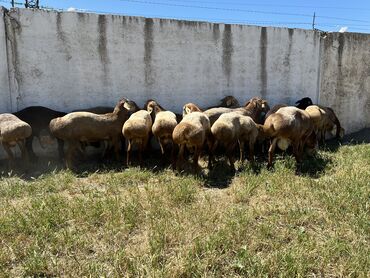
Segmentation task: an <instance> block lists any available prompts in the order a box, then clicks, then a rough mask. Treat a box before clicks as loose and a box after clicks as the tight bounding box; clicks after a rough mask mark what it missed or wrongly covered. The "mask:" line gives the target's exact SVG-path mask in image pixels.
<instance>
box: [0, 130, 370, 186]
mask: <svg viewBox="0 0 370 278" xmlns="http://www.w3.org/2000/svg"><path fill="white" fill-rule="evenodd" d="M363 143H370V128H367V129H363V130H361V131H359V132H356V133H353V134H350V135H346V136H345V137H344V138H343V140H342V142H339V141H338V140H336V139H332V140H328V141H327V142H326V144H325V145H324V146H322V147H320V149H322V150H325V151H330V152H336V151H337V150H338V149H339V147H340V146H342V145H355V144H363ZM143 157H145V159H144V161H143V165H142V166H141V168H142V169H145V170H147V171H152V172H153V173H158V172H161V171H164V170H167V169H170V168H171V164H170V161H169V159H168V160H167V161H166V162H165V163H162V159H161V154H160V152H159V151H150V152H147V153H146V154H144V155H143ZM125 158H126V156H125V154H124V153H123V152H121V159H120V160H119V161H116V160H115V159H110V158H109V159H102V158H101V157H100V155H99V154H93V155H87V156H86V157H85V158H84V159H79V160H78V161H76V166H77V167H76V169H75V170H74V172H75V174H76V175H77V176H78V177H85V176H88V175H89V174H91V173H95V172H100V171H116V172H121V171H124V169H125V168H126V166H125V163H124V161H125ZM132 161H133V163H132V166H139V165H138V161H137V154H136V153H133V156H132ZM266 161H267V160H266V156H263V155H259V156H257V157H256V162H254V163H253V164H250V163H249V162H245V163H243V164H242V165H240V164H239V165H237V171H234V170H232V169H231V167H230V165H229V164H228V163H227V160H226V159H225V158H224V157H218V159H217V162H216V163H215V165H214V167H213V169H212V170H210V171H208V169H206V166H207V163H206V162H205V161H201V166H202V167H199V168H198V169H192V168H191V167H189V165H188V166H186V167H185V169H184V170H183V171H182V172H180V173H179V174H191V175H196V176H199V177H201V178H202V179H204V184H205V186H206V187H211V188H226V187H228V186H229V185H230V184H231V182H232V180H233V178H234V177H235V176H236V175H238V173H239V172H241V171H250V172H252V173H254V174H256V175H258V174H259V173H260V171H261V169H262V168H263V167H266ZM330 163H332V161H331V159H330V158H328V157H325V156H323V155H320V154H316V155H315V156H314V157H306V159H305V160H304V161H303V163H302V164H301V165H298V166H297V169H296V173H297V175H307V176H310V177H312V178H318V177H319V176H320V175H321V174H322V173H323V172H324V171H325V169H326V168H327V167H328V165H329V164H330ZM187 164H188V162H187ZM189 164H190V163H189ZM14 165H16V166H15V167H11V168H9V166H8V161H7V160H6V159H3V160H1V161H0V177H9V176H14V175H16V176H18V177H20V178H22V179H24V180H30V179H34V178H37V177H39V176H41V175H44V174H48V173H53V172H57V171H61V170H63V169H65V167H64V163H62V162H60V161H59V160H58V159H57V158H56V157H40V158H39V159H38V160H37V161H32V162H31V163H30V164H29V165H28V166H27V165H25V163H24V162H23V161H22V160H21V159H20V158H17V159H16V160H15V161H14Z"/></svg>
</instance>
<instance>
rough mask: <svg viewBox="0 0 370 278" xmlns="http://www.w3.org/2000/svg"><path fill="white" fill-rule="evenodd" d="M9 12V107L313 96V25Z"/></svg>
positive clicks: (172, 104)
mask: <svg viewBox="0 0 370 278" xmlns="http://www.w3.org/2000/svg"><path fill="white" fill-rule="evenodd" d="M9 16H10V17H12V18H14V19H13V20H11V22H10V24H8V34H9V35H10V36H12V38H11V40H9V43H8V48H9V49H10V50H11V51H12V56H13V64H14V65H13V66H14V69H13V70H12V71H11V72H12V75H13V76H12V77H11V80H15V82H13V83H12V84H11V87H12V107H13V111H15V110H19V109H22V108H24V107H27V106H30V105H44V106H48V107H51V108H54V109H59V110H67V111H70V110H73V109H78V108H86V107H90V106H96V105H114V104H115V103H116V101H117V100H118V99H119V98H121V97H122V96H127V97H129V98H132V99H133V100H135V101H137V102H138V104H140V105H142V104H143V103H144V101H145V100H147V99H148V98H155V99H157V100H158V101H159V102H160V103H161V104H162V105H163V106H164V107H166V108H168V109H172V110H175V111H177V112H179V111H181V107H182V105H183V104H184V103H186V102H189V101H193V102H196V103H198V104H199V105H200V106H209V105H214V104H216V103H217V102H218V100H219V99H220V98H222V97H223V96H225V95H229V94H230V95H234V96H235V97H237V98H238V99H239V100H240V101H241V102H245V101H246V100H248V99H249V98H250V97H252V96H255V95H262V96H264V97H266V98H267V99H268V100H270V101H271V102H273V103H275V102H293V101H295V100H296V99H298V98H301V97H303V96H311V97H312V98H314V99H315V98H316V93H317V85H318V79H317V78H318V63H319V59H318V57H319V56H318V53H319V49H320V47H319V46H320V40H319V34H318V33H316V32H313V31H307V30H293V29H285V28H265V27H255V26H239V25H224V24H211V23H200V22H186V21H177V20H162V19H145V18H140V17H123V16H111V15H95V14H83V13H57V12H51V11H33V10H25V9H21V10H15V11H11V12H10V13H9ZM12 41H13V43H12ZM303 61H304V62H303Z"/></svg>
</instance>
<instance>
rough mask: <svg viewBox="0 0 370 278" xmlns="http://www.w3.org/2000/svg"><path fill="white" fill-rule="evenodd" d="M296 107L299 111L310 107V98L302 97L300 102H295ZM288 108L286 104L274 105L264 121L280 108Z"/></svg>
mask: <svg viewBox="0 0 370 278" xmlns="http://www.w3.org/2000/svg"><path fill="white" fill-rule="evenodd" d="M295 104H296V107H297V108H299V109H303V110H305V109H306V108H307V107H308V106H310V105H312V104H313V103H312V100H311V98H309V97H304V98H302V99H300V100H297V101H296V103H295ZM287 106H289V105H288V104H283V103H280V104H276V105H275V106H274V107H272V108H271V109H270V110H269V111H268V112H267V114H266V116H265V119H267V117H268V116H270V115H271V114H273V113H275V112H276V111H278V110H279V109H280V108H281V107H287Z"/></svg>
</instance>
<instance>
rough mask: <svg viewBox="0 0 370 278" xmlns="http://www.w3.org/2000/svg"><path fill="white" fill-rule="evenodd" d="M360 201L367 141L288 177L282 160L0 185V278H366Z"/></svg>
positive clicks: (368, 171) (367, 177)
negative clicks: (233, 168) (234, 168)
mask: <svg viewBox="0 0 370 278" xmlns="http://www.w3.org/2000/svg"><path fill="white" fill-rule="evenodd" d="M52 167H53V165H49V169H50V168H52ZM35 176H36V175H35ZM369 201H370V144H362V145H352V146H351V145H348V146H342V147H340V148H339V149H337V150H335V151H333V150H321V151H320V152H319V154H318V156H317V157H316V159H312V160H310V161H308V162H306V163H305V164H304V165H303V167H302V169H301V174H300V175H297V174H296V170H295V162H294V159H293V158H292V157H289V156H285V157H284V158H278V159H277V161H276V164H275V168H274V170H267V169H266V166H265V164H260V165H259V166H257V167H254V168H253V169H252V168H250V167H249V166H246V167H245V168H244V170H242V171H241V172H239V173H237V174H234V173H231V172H229V171H228V170H227V167H225V164H224V163H222V162H220V163H219V165H218V166H217V167H216V169H215V170H214V171H213V172H212V173H209V174H207V175H200V176H194V175H185V174H184V175H176V174H174V173H173V172H172V171H170V170H156V169H154V170H151V169H146V170H140V169H138V168H131V169H128V170H124V171H119V170H117V169H116V170H109V169H107V170H101V171H98V172H91V171H90V172H85V173H82V174H79V175H76V174H74V173H72V172H69V171H65V170H58V171H54V172H51V173H46V174H41V175H40V173H37V177H36V178H30V177H28V178H27V179H25V178H20V177H14V176H9V177H7V176H3V177H2V178H1V180H0V276H4V277H8V276H12V277H14V276H44V277H45V276H73V277H81V276H92V277H98V276H114V277H117V276H121V277H122V276H125V277H138V276H145V277H193V276H195V277H198V276H199V277H200V276H202V277H220V276H225V277H258V276H264V277H266V276H271V277H277V276H280V277H293V276H306V277H317V276H318V277H329V276H330V277H332V276H333V277H340V276H346V277H347V276H352V277H369V275H370V268H369V267H370V257H369V254H370V250H369V249H370V248H369V240H370V239H369V235H370V221H369V207H370V202H369Z"/></svg>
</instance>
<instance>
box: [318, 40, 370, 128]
mask: <svg viewBox="0 0 370 278" xmlns="http://www.w3.org/2000/svg"><path fill="white" fill-rule="evenodd" d="M321 69H322V71H321V88H320V103H322V104H323V105H327V106H331V107H333V108H334V110H335V111H336V112H337V115H338V118H339V120H340V122H341V124H342V125H343V126H344V128H345V129H346V132H347V133H350V132H355V131H358V130H360V129H362V128H365V127H370V36H369V35H365V34H355V33H345V34H342V33H332V34H328V35H327V36H326V37H325V38H323V43H322V55H321Z"/></svg>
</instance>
